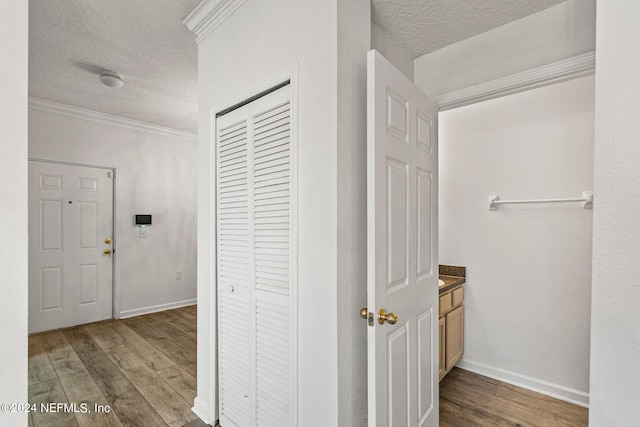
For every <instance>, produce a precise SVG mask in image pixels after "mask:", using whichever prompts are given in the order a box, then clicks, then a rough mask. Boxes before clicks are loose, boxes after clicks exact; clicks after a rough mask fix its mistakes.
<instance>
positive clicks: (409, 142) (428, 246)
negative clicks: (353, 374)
mask: <svg viewBox="0 0 640 427" xmlns="http://www.w3.org/2000/svg"><path fill="white" fill-rule="evenodd" d="M437 114H438V112H437V106H436V105H435V103H433V102H432V101H430V100H429V99H428V98H427V97H426V96H425V95H424V94H422V93H421V92H420V90H419V89H418V88H416V86H414V85H413V83H411V82H410V81H409V80H408V79H407V78H406V77H405V76H404V75H403V74H402V73H400V72H399V71H398V70H397V69H396V68H395V67H393V65H391V64H390V63H389V62H388V61H387V60H386V59H385V58H384V57H383V56H382V55H380V54H379V53H378V52H376V51H375V50H372V51H370V52H369V53H368V58H367V126H368V128H367V227H368V231H367V239H368V243H367V264H368V270H367V272H368V276H367V307H368V309H367V310H366V311H367V316H366V317H367V318H368V322H367V323H368V326H369V328H368V336H367V340H368V377H369V378H368V380H369V384H368V390H369V401H368V405H369V426H370V427H408V426H411V427H413V426H421V427H422V426H437V425H438V304H437V302H438V285H437V282H438V254H437V241H438V239H437V224H438V220H437V200H438V196H437V188H438V186H437V176H438V174H437V135H438V133H437ZM385 312H386V313H391V314H386V315H385ZM363 314H364V313H363ZM396 316H397V319H396ZM385 319H387V320H385ZM394 320H397V322H394Z"/></svg>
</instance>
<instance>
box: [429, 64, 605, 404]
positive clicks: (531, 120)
mask: <svg viewBox="0 0 640 427" xmlns="http://www.w3.org/2000/svg"><path fill="white" fill-rule="evenodd" d="M593 82H594V79H593V76H589V77H583V78H580V79H576V80H571V81H567V82H563V83H559V84H556V85H552V86H547V87H544V88H538V89H534V90H531V91H528V92H523V93H520V94H516V95H510V96H507V97H503V98H498V99H494V100H491V101H487V102H484V103H478V104H474V105H470V106H467V107H462V108H459V109H454V110H450V111H447V112H443V113H440V115H439V124H440V160H439V161H440V163H439V167H440V169H439V170H440V205H439V206H440V263H441V264H453V265H464V266H467V286H466V289H465V307H466V313H465V354H464V359H463V361H462V362H461V365H460V366H462V367H465V368H467V369H470V370H473V371H476V372H479V373H482V374H485V375H489V376H493V377H497V378H500V379H503V380H506V381H508V382H512V383H516V384H519V385H523V386H525V387H529V388H534V389H537V390H539V391H542V392H545V393H548V394H556V395H558V396H561V397H562V398H564V399H568V400H573V401H578V402H581V403H583V404H584V403H586V402H587V399H588V396H587V392H588V389H589V330H590V327H589V326H590V316H589V314H590V292H591V286H590V285H591V235H592V214H593V211H592V210H584V209H582V207H581V205H580V204H579V203H573V204H561V205H542V204H540V205H538V204H535V205H509V206H500V208H499V211H489V210H488V196H489V195H490V194H498V195H499V196H500V197H501V198H502V199H528V198H557V197H560V198H562V197H580V196H581V193H582V191H583V190H591V189H592V188H593V138H594V137H593V120H594V113H593V110H594V88H593V86H594V83H593ZM599 197H600V196H599V195H597V196H596V203H602V202H601V199H600V198H599Z"/></svg>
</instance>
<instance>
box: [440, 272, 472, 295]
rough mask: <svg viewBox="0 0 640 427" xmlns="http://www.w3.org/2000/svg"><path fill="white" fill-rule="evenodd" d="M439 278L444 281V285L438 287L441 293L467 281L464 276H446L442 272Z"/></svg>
mask: <svg viewBox="0 0 640 427" xmlns="http://www.w3.org/2000/svg"><path fill="white" fill-rule="evenodd" d="M439 279H440V280H443V281H444V285H442V286H439V287H438V293H440V294H442V293H445V292H447V291H450V290H451V289H453V288H455V287H456V286H460V285H462V284H463V283H464V282H465V278H464V277H458V276H445V275H442V274H441V275H440V276H439Z"/></svg>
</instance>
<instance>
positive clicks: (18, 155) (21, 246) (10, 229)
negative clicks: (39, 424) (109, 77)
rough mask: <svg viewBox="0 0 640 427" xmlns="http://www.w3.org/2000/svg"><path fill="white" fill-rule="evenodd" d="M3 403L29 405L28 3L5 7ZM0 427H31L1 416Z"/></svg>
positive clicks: (1, 23)
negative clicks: (3, 426) (2, 426)
mask: <svg viewBox="0 0 640 427" xmlns="http://www.w3.org/2000/svg"><path fill="white" fill-rule="evenodd" d="M0 10H1V13H0V58H2V60H0V75H1V76H2V78H1V79H0V194H2V203H1V204H0V218H1V220H0V238H1V239H2V242H3V244H2V246H0V259H1V260H2V261H1V265H2V275H1V276H0V289H2V310H0V325H2V327H0V342H2V345H0V378H1V382H2V385H1V386H0V402H2V403H11V402H13V403H24V402H27V401H28V399H27V217H28V215H27V211H28V209H27V75H28V65H27V54H28V47H27V40H28V10H29V4H28V2H23V1H4V0H3V1H2V2H1V4H0ZM0 425H6V426H24V425H27V414H26V413H17V412H15V413H5V412H2V413H0Z"/></svg>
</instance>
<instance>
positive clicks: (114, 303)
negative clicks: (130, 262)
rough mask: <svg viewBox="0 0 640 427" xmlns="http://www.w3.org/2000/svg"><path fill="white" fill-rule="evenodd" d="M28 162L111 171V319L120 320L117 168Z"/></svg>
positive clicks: (40, 159) (38, 159)
mask: <svg viewBox="0 0 640 427" xmlns="http://www.w3.org/2000/svg"><path fill="white" fill-rule="evenodd" d="M28 162H42V163H54V164H59V165H67V166H77V167H85V168H94V169H102V170H105V171H111V172H112V173H113V178H112V179H113V182H112V185H113V203H112V212H111V229H112V230H113V235H112V240H113V242H112V244H111V245H112V248H113V257H112V258H111V259H112V262H111V264H112V265H111V268H112V279H111V291H112V293H111V317H112V318H113V319H119V318H120V263H119V258H118V251H117V248H118V241H119V237H120V236H119V234H118V230H119V228H118V227H117V223H118V221H117V220H116V218H118V216H117V214H116V213H117V206H118V197H117V194H118V189H119V188H120V178H119V174H118V173H117V168H116V167H115V166H105V165H96V164H91V163H78V162H69V161H66V160H58V159H52V158H47V157H31V156H29V158H28Z"/></svg>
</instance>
